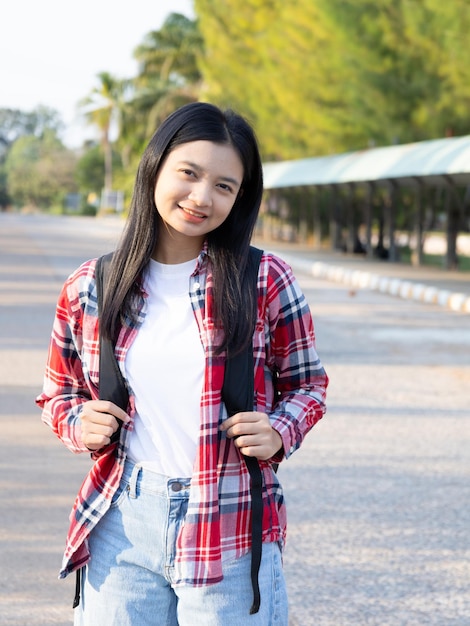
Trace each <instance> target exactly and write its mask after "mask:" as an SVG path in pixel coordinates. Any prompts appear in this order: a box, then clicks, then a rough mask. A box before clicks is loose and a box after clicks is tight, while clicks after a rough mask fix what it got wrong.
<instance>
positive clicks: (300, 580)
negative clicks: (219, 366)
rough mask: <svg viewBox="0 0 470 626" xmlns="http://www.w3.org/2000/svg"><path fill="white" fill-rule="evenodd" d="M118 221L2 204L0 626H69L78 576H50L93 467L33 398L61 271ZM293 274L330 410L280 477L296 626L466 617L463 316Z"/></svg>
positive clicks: (469, 594)
mask: <svg viewBox="0 0 470 626" xmlns="http://www.w3.org/2000/svg"><path fill="white" fill-rule="evenodd" d="M119 230H120V226H119V224H118V223H116V221H111V220H109V221H108V220H105V219H103V220H93V219H89V218H53V217H44V216H16V215H5V214H0V433H1V434H0V468H1V474H0V490H1V496H2V498H1V509H0V624H1V625H2V626H3V625H14V626H26V625H28V626H52V625H61V626H66V625H70V624H71V623H72V610H71V600H72V596H73V584H74V580H73V577H69V578H68V579H67V580H65V581H58V580H57V571H58V569H59V565H60V560H61V554H62V549H63V544H64V539H65V533H66V530H67V526H68V513H69V511H70V508H71V505H72V502H73V498H74V497H75V494H76V491H77V489H78V486H79V484H80V482H81V480H82V477H83V475H84V473H85V472H86V469H87V467H88V465H89V462H90V461H89V459H88V458H85V457H82V456H73V455H71V454H70V452H68V451H67V450H66V449H65V448H64V446H63V445H62V444H61V443H60V442H59V441H58V440H57V439H56V438H55V437H54V435H53V434H52V433H51V432H50V431H49V430H48V429H47V428H46V427H45V426H44V425H42V423H41V421H40V413H39V410H38V409H36V407H35V406H34V397H35V396H36V395H37V394H38V393H39V391H40V388H41V382H42V374H43V368H44V362H45V357H46V350H47V344H48V338H49V334H50V329H51V324H52V319H53V314H54V307H55V301H56V298H57V295H58V293H59V289H60V287H61V285H62V282H63V280H64V279H65V277H66V276H67V275H68V274H69V273H70V272H71V271H72V270H73V269H74V268H75V267H76V266H77V265H78V264H79V263H80V262H81V261H83V260H85V259H87V258H90V257H92V256H96V255H98V254H101V253H103V252H107V251H109V250H111V249H112V248H113V245H114V243H115V242H116V240H117V237H118V234H119ZM294 271H295V267H294ZM296 275H297V276H298V278H299V281H300V283H301V285H302V287H303V289H304V292H305V293H306V295H307V298H308V300H309V303H310V306H311V310H312V313H313V316H314V320H315V325H316V332H317V347H318V351H319V353H320V356H321V358H322V361H323V362H324V365H325V367H326V368H327V371H328V374H329V376H330V379H331V383H330V390H329V401H328V406H329V409H328V413H327V415H326V416H325V417H324V419H323V420H322V421H321V422H320V423H319V424H318V425H317V426H316V427H315V428H314V430H313V431H312V432H311V434H310V435H309V436H308V437H307V439H306V441H305V443H304V445H303V447H302V449H301V450H299V451H298V452H297V453H296V454H295V455H294V456H293V457H292V459H290V460H289V462H287V463H286V464H285V465H283V466H281V468H280V470H279V472H280V474H279V475H280V477H281V480H282V482H283V484H284V488H285V492H286V499H287V505H288V516H289V529H288V544H287V548H286V552H285V570H286V576H287V582H288V587H289V595H290V615H291V617H290V626H349V625H351V626H369V625H371V626H424V625H433V626H465V625H470V539H469V535H470V532H469V531H470V508H469V502H470V497H469V496H470V460H469V457H470V452H469V451H470V409H469V395H470V393H469V390H470V316H469V315H468V314H466V315H465V314H460V313H455V312H452V311H448V310H446V309H443V308H442V307H438V306H437V305H431V304H424V303H420V302H413V301H407V300H403V299H400V298H394V297H392V296H389V295H386V294H383V293H380V292H377V291H371V290H368V289H358V290H351V289H350V288H349V287H347V286H345V285H341V284H338V283H333V282H327V281H325V280H321V279H318V278H314V277H311V276H308V275H307V274H304V273H303V272H302V271H299V272H297V271H296ZM247 623H248V622H247ZM97 626H99V625H97ZM116 626H119V625H116ZM136 626H138V625H136Z"/></svg>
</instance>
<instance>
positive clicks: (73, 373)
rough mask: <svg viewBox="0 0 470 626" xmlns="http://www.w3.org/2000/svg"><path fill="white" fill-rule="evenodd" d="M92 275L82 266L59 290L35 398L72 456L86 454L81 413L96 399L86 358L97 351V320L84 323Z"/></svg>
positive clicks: (45, 420) (91, 270)
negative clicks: (40, 388)
mask: <svg viewBox="0 0 470 626" xmlns="http://www.w3.org/2000/svg"><path fill="white" fill-rule="evenodd" d="M92 272H93V268H92V267H90V265H89V264H88V265H87V264H84V265H83V266H81V267H80V268H79V269H78V270H77V271H76V272H75V273H74V274H72V276H70V277H69V279H68V280H67V281H66V282H65V284H64V286H63V288H62V291H61V293H60V295H59V298H58V302H57V307H56V313H55V318H54V323H53V328H52V334H51V339H50V343H49V352H48V356H47V362H46V369H45V375H44V385H43V391H42V393H41V395H40V396H38V398H37V399H36V404H37V405H38V406H39V407H40V408H41V409H42V420H43V422H44V423H45V424H47V425H48V426H50V428H51V429H52V430H53V432H54V433H55V434H56V435H57V436H58V437H59V439H60V440H61V441H62V442H63V443H64V444H65V446H66V447H67V448H68V449H69V450H71V451H72V452H75V453H80V452H87V453H88V452H89V450H88V449H87V448H86V446H85V445H84V443H83V441H82V438H81V420H80V412H81V408H82V405H83V404H84V403H85V402H87V401H88V400H91V399H96V398H97V389H96V388H95V387H94V385H92V384H91V383H90V371H89V370H90V368H89V364H90V358H89V355H90V353H91V354H93V353H94V354H95V355H96V354H97V352H98V346H97V341H96V338H93V335H94V331H95V330H96V326H97V322H96V320H97V318H96V316H95V319H93V316H91V319H89V320H88V321H87V320H86V302H87V301H88V289H87V285H89V275H90V273H91V274H92ZM85 324H86V325H87V326H88V327H89V329H90V333H91V336H90V338H89V339H88V340H87V342H86V343H87V344H88V345H87V346H86V350H85V349H84V340H83V328H84V325H85ZM86 354H88V359H87V361H88V362H87V363H86V367H84V361H82V359H85V355H86ZM92 361H93V359H91V362H92ZM84 370H86V371H87V375H85V371H84Z"/></svg>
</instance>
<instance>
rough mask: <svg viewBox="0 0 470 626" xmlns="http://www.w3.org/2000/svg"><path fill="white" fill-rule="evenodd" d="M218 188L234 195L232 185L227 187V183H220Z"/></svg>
mask: <svg viewBox="0 0 470 626" xmlns="http://www.w3.org/2000/svg"><path fill="white" fill-rule="evenodd" d="M217 186H218V187H220V189H223V190H224V191H228V192H230V193H233V188H232V187H231V186H230V185H227V183H219V184H218V185H217Z"/></svg>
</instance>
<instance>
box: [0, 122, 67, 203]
mask: <svg viewBox="0 0 470 626" xmlns="http://www.w3.org/2000/svg"><path fill="white" fill-rule="evenodd" d="M75 164H76V157H75V155H74V154H73V152H71V151H70V150H68V149H67V148H65V147H64V145H63V144H62V143H61V141H60V140H59V139H58V138H57V136H56V135H55V133H54V132H53V131H50V130H48V131H45V132H44V133H43V136H42V137H36V136H34V135H25V136H23V137H20V138H19V139H17V140H16V141H15V143H14V144H13V146H12V148H11V149H10V151H9V153H8V156H7V158H6V162H5V172H6V175H7V185H8V190H9V193H10V196H11V197H12V198H13V201H14V203H15V204H17V205H32V206H35V207H39V208H43V209H47V208H50V207H51V206H54V205H56V206H57V205H60V204H61V203H62V201H63V199H64V197H65V195H66V194H67V193H69V192H74V191H76V190H77V185H76V183H75V179H74V171H75Z"/></svg>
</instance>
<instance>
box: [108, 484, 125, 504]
mask: <svg viewBox="0 0 470 626" xmlns="http://www.w3.org/2000/svg"><path fill="white" fill-rule="evenodd" d="M128 493H129V483H128V482H127V481H125V480H121V483H120V484H119V487H118V488H117V489H116V491H115V492H114V494H113V497H112V499H111V505H110V508H111V509H114V508H116V507H118V506H119V505H120V504H122V502H123V500H125V498H126V497H127V495H128Z"/></svg>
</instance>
